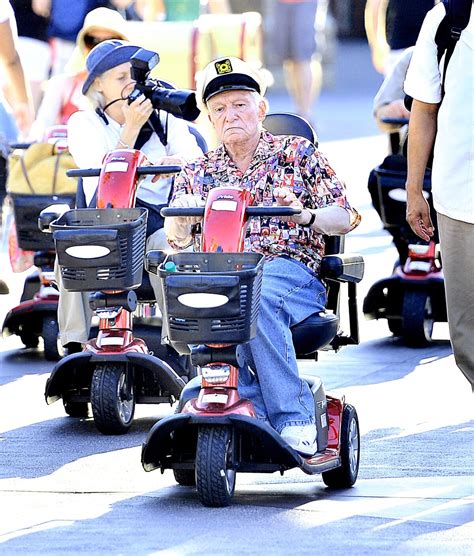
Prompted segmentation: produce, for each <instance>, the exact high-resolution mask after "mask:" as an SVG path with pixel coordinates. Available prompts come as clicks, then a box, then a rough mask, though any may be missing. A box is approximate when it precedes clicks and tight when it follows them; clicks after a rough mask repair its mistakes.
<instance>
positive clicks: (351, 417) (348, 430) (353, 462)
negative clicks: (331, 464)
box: [323, 404, 360, 488]
mask: <svg viewBox="0 0 474 556" xmlns="http://www.w3.org/2000/svg"><path fill="white" fill-rule="evenodd" d="M339 440H340V451H341V452H340V453H341V465H340V467H336V468H335V469H331V471H325V472H324V473H323V481H324V484H325V485H327V486H328V487H330V488H349V487H351V486H352V485H353V484H354V483H355V482H356V480H357V475H358V474H359V459H360V434H359V418H358V417H357V411H356V410H355V407H353V406H352V405H350V404H346V405H345V406H344V410H343V412H342V424H341V438H340V439H339Z"/></svg>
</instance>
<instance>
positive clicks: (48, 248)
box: [2, 126, 77, 361]
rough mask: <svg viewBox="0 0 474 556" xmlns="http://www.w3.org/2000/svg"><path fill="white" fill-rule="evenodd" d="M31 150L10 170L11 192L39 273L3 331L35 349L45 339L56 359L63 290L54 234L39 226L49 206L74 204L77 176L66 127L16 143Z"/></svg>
mask: <svg viewBox="0 0 474 556" xmlns="http://www.w3.org/2000/svg"><path fill="white" fill-rule="evenodd" d="M10 148H11V149H20V148H22V149H25V153H24V155H22V156H19V157H18V159H17V162H16V170H15V171H14V172H11V173H10V176H9V179H8V183H7V191H8V195H9V197H10V199H11V203H12V206H13V214H14V221H15V226H16V236H17V241H18V247H19V248H20V249H23V250H25V251H34V265H35V266H36V270H35V272H33V273H31V274H29V275H28V276H27V278H26V280H25V285H24V288H23V293H22V296H21V299H20V303H19V305H17V306H16V307H13V308H12V309H11V310H10V311H9V312H8V314H7V315H6V317H5V320H4V322H3V327H2V332H3V334H5V335H11V334H16V335H17V336H19V337H20V339H21V341H22V342H23V344H24V345H25V346H26V347H27V348H35V347H37V346H38V344H39V340H40V338H43V349H44V356H45V358H46V359H47V360H48V361H55V360H57V359H59V358H60V357H61V355H62V348H61V345H60V343H59V341H58V333H59V330H58V321H57V307H58V296H59V293H58V291H57V290H56V289H54V287H52V280H53V265H54V259H55V252H54V242H53V238H52V237H51V235H47V234H43V233H41V232H40V231H39V229H38V216H39V214H40V212H41V211H42V210H43V209H44V208H45V207H47V206H49V205H52V204H53V203H54V204H66V205H67V206H69V207H72V206H74V202H75V197H76V188H77V181H76V180H75V179H73V178H68V177H66V175H65V172H66V170H67V169H68V168H74V167H75V166H74V163H73V162H72V159H71V157H70V155H69V153H68V152H67V134H66V128H65V126H53V127H51V128H50V129H48V132H47V133H46V136H45V139H44V142H43V143H33V144H29V143H24V144H15V145H11V146H10Z"/></svg>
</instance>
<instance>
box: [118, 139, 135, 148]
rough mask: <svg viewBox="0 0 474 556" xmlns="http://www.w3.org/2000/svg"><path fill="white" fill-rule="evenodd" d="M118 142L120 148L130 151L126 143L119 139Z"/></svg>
mask: <svg viewBox="0 0 474 556" xmlns="http://www.w3.org/2000/svg"><path fill="white" fill-rule="evenodd" d="M118 142H119V145H122V147H125V148H126V149H131V148H132V147H131V146H130V145H127V143H124V142H123V141H122V139H119V140H118Z"/></svg>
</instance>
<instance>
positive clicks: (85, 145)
mask: <svg viewBox="0 0 474 556" xmlns="http://www.w3.org/2000/svg"><path fill="white" fill-rule="evenodd" d="M160 117H161V122H162V124H163V126H164V125H165V119H166V114H165V113H164V112H160ZM107 119H108V121H109V123H108V125H107V124H106V123H105V122H104V120H103V119H102V118H101V117H100V116H99V115H98V114H97V113H96V112H95V111H93V110H85V111H80V112H75V113H74V114H72V116H71V117H70V118H69V120H68V124H67V130H68V139H67V140H68V147H69V152H70V153H71V155H72V157H73V159H74V162H75V163H76V164H77V166H78V167H79V168H100V167H101V166H102V160H103V158H104V156H105V155H106V154H107V153H108V152H109V151H111V150H113V149H115V148H116V147H117V143H118V140H119V138H120V134H121V131H122V126H121V125H120V124H119V123H117V122H116V121H115V120H113V119H112V118H111V117H110V116H107ZM140 150H141V151H142V152H143V153H144V154H145V155H146V157H147V158H148V160H149V161H150V162H151V163H154V162H155V161H156V160H157V159H158V158H160V157H162V156H171V155H178V156H182V157H184V158H185V159H186V160H187V161H191V160H192V159H194V158H197V157H198V156H201V155H202V151H201V149H200V148H199V146H198V144H197V142H196V139H195V137H194V136H193V135H192V134H191V133H190V131H189V129H188V126H187V123H186V122H185V121H184V120H181V119H179V118H175V117H174V116H172V115H171V114H170V115H169V117H168V144H167V145H166V147H165V146H164V145H163V144H162V143H161V142H160V140H159V138H158V136H157V135H156V134H153V135H152V136H151V138H150V139H149V140H148V141H147V142H146V143H145V144H144V145H143V147H142V148H141V149H140ZM152 178H153V176H146V177H145V178H144V179H143V180H142V181H141V182H140V185H139V187H138V192H137V197H138V198H139V199H141V200H142V201H145V202H147V203H150V204H156V205H163V204H166V203H167V202H168V197H169V193H170V187H171V179H170V178H168V179H160V180H158V181H156V182H155V183H153V182H152V181H151V180H152ZM97 183H98V179H97V178H85V179H84V194H85V197H86V202H87V204H88V205H89V203H90V202H91V200H92V197H93V196H94V193H95V190H96V188H97Z"/></svg>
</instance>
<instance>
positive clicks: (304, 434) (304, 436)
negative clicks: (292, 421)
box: [281, 425, 318, 456]
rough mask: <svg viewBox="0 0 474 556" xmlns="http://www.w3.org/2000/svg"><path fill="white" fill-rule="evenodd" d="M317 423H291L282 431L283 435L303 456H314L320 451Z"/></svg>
mask: <svg viewBox="0 0 474 556" xmlns="http://www.w3.org/2000/svg"><path fill="white" fill-rule="evenodd" d="M316 435H317V431H316V425H289V426H288V427H285V428H284V429H283V430H282V431H281V437H282V438H283V439H284V440H285V441H286V442H287V443H288V444H289V445H290V446H291V447H292V448H293V449H294V450H296V451H297V452H299V453H300V454H301V455H303V456H312V455H314V454H315V453H316V452H317V451H318V444H317V442H316Z"/></svg>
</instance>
